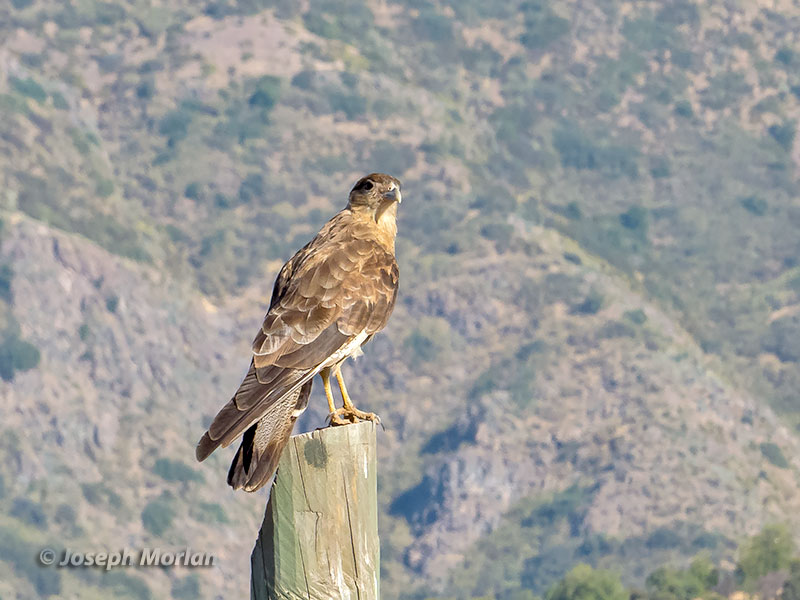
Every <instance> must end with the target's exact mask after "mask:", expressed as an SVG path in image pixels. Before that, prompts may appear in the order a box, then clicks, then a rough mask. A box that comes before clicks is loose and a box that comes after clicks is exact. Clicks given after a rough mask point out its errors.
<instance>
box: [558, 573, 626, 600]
mask: <svg viewBox="0 0 800 600" xmlns="http://www.w3.org/2000/svg"><path fill="white" fill-rule="evenodd" d="M545 600H628V593H627V592H626V591H625V588H624V587H623V585H622V582H621V581H620V578H619V576H618V575H616V574H614V573H611V572H610V571H602V570H595V569H593V568H592V567H590V566H589V565H584V564H579V565H576V566H575V567H573V569H572V570H571V571H570V572H569V573H567V574H566V575H565V576H564V578H563V579H562V580H561V581H559V582H558V583H557V584H555V585H554V586H553V587H551V588H550V589H549V590H548V591H547V594H546V595H545Z"/></svg>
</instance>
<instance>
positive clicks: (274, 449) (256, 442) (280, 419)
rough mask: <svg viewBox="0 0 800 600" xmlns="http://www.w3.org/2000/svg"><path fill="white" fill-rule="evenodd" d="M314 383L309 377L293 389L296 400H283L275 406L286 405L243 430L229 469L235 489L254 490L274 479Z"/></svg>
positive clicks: (230, 478)
mask: <svg viewBox="0 0 800 600" xmlns="http://www.w3.org/2000/svg"><path fill="white" fill-rule="evenodd" d="M311 383H312V382H311V381H309V382H307V383H305V384H304V385H303V386H302V387H301V388H300V389H298V390H297V391H295V392H292V396H294V401H288V402H281V403H280V405H275V406H274V407H273V408H281V407H283V408H282V410H278V411H276V410H271V411H269V412H268V413H267V414H266V415H264V416H263V417H262V418H261V419H260V420H259V421H258V422H256V423H254V424H253V425H251V426H250V428H249V429H248V430H247V431H245V432H244V435H243V436H242V443H241V445H240V446H239V450H238V451H237V452H236V456H235V457H234V458H233V462H232V463H231V468H230V470H229V471H228V485H230V486H231V487H232V488H233V489H235V490H238V489H240V488H241V489H244V491H246V492H255V491H256V490H258V489H260V488H261V487H263V486H264V485H265V484H267V483H269V481H270V479H272V475H273V474H274V473H275V470H276V469H277V468H278V460H279V459H280V457H281V454H283V449H284V448H285V447H286V444H287V443H288V442H289V437H290V436H291V435H292V429H294V423H295V421H297V417H299V416H300V414H301V413H302V412H303V411H304V410H305V408H306V406H308V396H309V394H310V393H311ZM287 400H288V399H287ZM279 413H280V414H279ZM284 413H286V414H284Z"/></svg>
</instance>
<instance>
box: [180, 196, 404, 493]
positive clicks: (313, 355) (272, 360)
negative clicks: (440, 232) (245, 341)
mask: <svg viewBox="0 0 800 600" xmlns="http://www.w3.org/2000/svg"><path fill="white" fill-rule="evenodd" d="M397 282H398V269H397V263H396V262H395V258H394V255H393V254H392V253H391V252H389V251H387V250H386V249H384V248H383V247H382V246H381V245H380V244H378V243H377V242H376V241H374V240H373V239H371V237H370V235H369V231H368V230H367V229H366V228H365V227H364V226H363V225H362V224H359V223H356V222H354V220H353V218H352V215H351V213H350V211H348V210H345V211H342V212H341V213H339V214H338V215H336V216H335V217H334V218H333V219H331V220H330V221H329V222H328V223H327V224H326V226H325V227H323V229H322V230H321V231H320V233H319V234H318V235H317V236H316V237H315V238H314V239H313V240H312V241H311V242H310V243H309V244H308V245H306V246H305V247H304V248H302V249H301V250H300V251H299V252H298V253H297V254H295V256H294V257H292V259H291V260H290V261H289V262H287V263H286V264H285V265H284V266H283V268H282V269H281V271H280V273H279V274H278V278H277V279H276V281H275V287H274V289H273V293H272V301H271V302H270V308H269V311H268V312H267V315H266V317H265V318H264V322H263V324H262V326H261V329H260V330H259V332H258V334H257V335H256V338H255V340H254V341H253V360H252V363H251V365H250V370H249V371H248V373H247V375H246V376H245V378H244V380H243V381H242V383H241V385H240V386H239V389H238V390H237V391H236V393H235V394H234V396H233V398H231V400H230V401H229V402H228V403H227V404H226V405H225V406H224V407H223V408H222V410H220V411H219V413H218V414H217V416H216V417H215V418H214V420H213V422H212V423H211V426H210V427H209V428H208V431H207V432H206V433H205V435H203V437H202V439H201V440H200V442H199V443H198V445H197V450H196V454H197V459H198V460H200V461H202V460H204V459H205V458H206V457H208V456H209V455H210V454H211V453H212V452H213V451H214V450H215V449H216V448H217V447H219V446H223V447H225V446H227V445H229V444H230V443H231V442H233V441H234V440H235V439H236V438H238V437H239V436H240V435H242V434H243V433H244V436H243V439H242V444H241V446H240V448H239V451H238V452H237V453H236V456H235V458H234V460H233V463H232V464H231V469H230V472H229V474H228V483H229V484H230V485H231V486H232V487H233V488H234V489H237V488H239V487H242V488H244V489H245V490H247V491H255V490H256V489H258V488H260V487H261V486H262V485H264V484H265V483H267V482H268V481H269V479H270V478H271V477H272V474H273V473H274V471H275V468H276V467H277V462H278V459H279V458H280V455H281V452H282V451H283V448H284V447H285V445H286V443H287V442H288V440H289V436H290V435H291V432H292V428H293V427H294V422H295V421H296V420H297V417H298V416H299V415H300V414H301V413H302V412H303V410H305V407H306V405H307V403H308V395H309V393H310V392H311V382H312V379H313V377H314V376H315V375H316V374H317V373H319V371H320V370H322V369H323V368H325V367H329V366H332V365H334V364H336V363H337V362H340V361H341V360H343V359H344V358H346V357H347V356H349V355H350V354H352V353H353V352H354V351H356V350H357V348H358V346H359V345H360V344H362V343H363V342H364V340H365V339H369V337H371V336H372V335H373V334H375V333H376V332H378V331H380V330H381V329H382V328H383V327H384V326H385V325H386V321H387V320H388V318H389V315H390V314H391V312H392V309H393V308H394V302H395V299H396V295H397Z"/></svg>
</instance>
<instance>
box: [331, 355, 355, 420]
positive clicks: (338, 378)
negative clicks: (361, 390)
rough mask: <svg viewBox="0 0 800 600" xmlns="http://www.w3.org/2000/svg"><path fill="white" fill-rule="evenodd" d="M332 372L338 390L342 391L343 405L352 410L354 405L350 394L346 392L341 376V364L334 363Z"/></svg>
mask: <svg viewBox="0 0 800 600" xmlns="http://www.w3.org/2000/svg"><path fill="white" fill-rule="evenodd" d="M333 374H334V376H335V377H336V382H337V383H338V384H339V390H340V391H341V392H342V400H343V401H344V407H345V408H346V409H348V410H353V409H354V408H355V406H353V401H352V400H350V394H348V393H347V387H346V386H345V385H344V377H342V365H336V366H335V367H334V370H333Z"/></svg>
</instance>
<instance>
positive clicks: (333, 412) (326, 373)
mask: <svg viewBox="0 0 800 600" xmlns="http://www.w3.org/2000/svg"><path fill="white" fill-rule="evenodd" d="M319 375H320V377H322V387H324V388H325V397H326V398H327V399H328V409H329V410H330V413H329V414H328V420H329V422H330V424H331V425H347V424H348V423H349V422H350V421H348V420H346V419H343V418H342V417H341V415H340V414H339V413H341V412H342V411H343V410H344V409H343V408H340V409H338V410H337V409H336V405H335V404H334V403H333V392H332V391H331V370H330V369H322V371H320V372H319Z"/></svg>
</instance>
